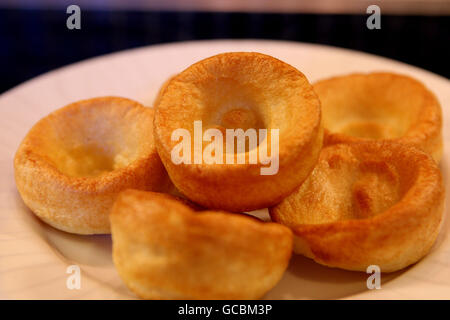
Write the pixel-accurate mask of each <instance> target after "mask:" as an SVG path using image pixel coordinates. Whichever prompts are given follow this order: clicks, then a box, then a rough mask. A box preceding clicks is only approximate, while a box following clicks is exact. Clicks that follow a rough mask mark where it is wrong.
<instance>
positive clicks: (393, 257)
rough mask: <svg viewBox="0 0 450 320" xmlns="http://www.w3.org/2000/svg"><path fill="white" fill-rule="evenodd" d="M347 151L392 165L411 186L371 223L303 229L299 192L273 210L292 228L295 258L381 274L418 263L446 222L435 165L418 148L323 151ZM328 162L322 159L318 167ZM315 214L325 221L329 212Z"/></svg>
mask: <svg viewBox="0 0 450 320" xmlns="http://www.w3.org/2000/svg"><path fill="white" fill-rule="evenodd" d="M342 146H346V147H347V148H348V149H349V152H351V153H352V154H353V155H355V156H356V157H357V158H358V159H359V160H360V161H363V160H366V161H370V160H376V161H382V162H385V163H387V164H389V165H393V166H394V167H395V170H396V172H397V173H398V174H399V175H401V176H402V181H409V182H408V183H405V184H404V185H402V186H401V187H402V188H404V189H405V190H404V192H405V193H404V195H403V196H402V198H401V199H400V201H398V202H397V203H395V204H394V205H393V206H391V207H389V208H388V209H386V210H385V211H383V212H381V213H379V214H377V215H375V216H373V217H370V218H365V219H349V220H339V221H334V222H328V223H318V224H302V223H301V222H300V221H296V219H295V212H296V210H297V209H296V208H299V207H298V206H303V205H307V203H305V202H303V200H302V198H301V197H300V195H299V193H298V190H297V191H296V192H294V193H293V194H291V195H290V196H289V197H287V198H286V199H285V200H283V201H282V202H281V203H280V204H279V205H277V206H275V207H273V208H271V209H270V215H271V217H272V219H273V220H274V221H275V222H279V223H283V224H285V225H287V226H289V227H291V228H292V230H293V232H294V235H295V249H294V251H295V252H297V253H300V254H303V255H306V256H307V257H310V258H312V259H314V260H315V261H316V262H318V263H320V264H324V265H327V266H331V267H338V268H342V269H348V270H358V271H365V270H366V268H367V267H368V266H369V265H378V266H380V268H381V271H382V272H392V271H396V270H399V269H402V268H405V267H407V266H408V265H410V264H413V263H415V262H417V261H418V260H420V259H421V258H422V257H423V256H425V255H426V254H427V253H428V251H429V250H430V248H431V246H432V245H433V243H434V241H435V239H436V237H437V234H438V232H439V226H440V223H441V219H442V213H443V203H444V187H443V183H442V176H441V173H440V170H439V168H438V167H437V165H436V163H435V162H434V161H433V160H432V159H431V157H429V156H428V155H426V154H425V153H423V152H421V151H419V150H417V149H416V148H413V147H409V146H406V145H402V144H396V143H392V142H360V143H352V144H349V145H333V146H330V147H327V148H325V149H324V150H328V151H327V152H328V154H332V153H333V152H332V150H333V148H335V149H336V150H337V148H339V147H342ZM323 153H324V151H323V152H322V154H323ZM328 159H329V158H328ZM328 159H324V158H323V157H322V155H321V158H320V160H319V163H320V162H321V161H328ZM347 178H348V177H342V179H347ZM305 183H306V182H305ZM336 210H339V208H336ZM311 214H315V215H318V216H319V217H320V216H321V215H323V214H325V212H311ZM294 221H295V222H294Z"/></svg>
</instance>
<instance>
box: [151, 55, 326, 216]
mask: <svg viewBox="0 0 450 320" xmlns="http://www.w3.org/2000/svg"><path fill="white" fill-rule="evenodd" d="M157 100H158V103H157V104H156V105H155V109H156V110H155V120H154V125H155V126H154V132H155V141H156V146H157V150H158V153H159V155H160V157H161V160H162V161H163V163H164V166H165V167H166V169H167V171H168V173H169V176H170V178H171V180H172V181H173V183H174V184H175V186H176V187H177V188H178V189H179V190H180V192H181V193H183V194H184V195H185V196H186V197H188V198H189V199H191V200H192V201H194V202H196V203H199V204H201V205H202V206H205V207H207V208H214V209H223V210H228V211H233V212H242V211H249V210H254V209H260V208H265V207H267V206H269V205H274V204H276V203H278V202H279V201H281V200H282V199H283V198H284V197H285V196H287V195H288V194H289V193H290V192H292V191H293V190H294V189H295V188H296V187H297V186H298V185H300V184H301V183H302V182H303V180H304V179H305V178H306V177H307V176H308V174H309V173H310V172H311V170H312V169H313V167H314V165H315V163H316V161H317V158H318V155H319V152H320V149H321V147H322V139H323V129H322V126H321V111H320V102H319V100H318V98H317V96H316V94H315V93H314V91H313V89H312V86H311V85H310V84H309V82H308V80H307V79H306V78H305V76H304V75H303V74H302V73H301V72H300V71H298V70H297V69H295V68H294V67H292V66H290V65H288V64H286V63H284V62H282V61H280V60H278V59H275V58H273V57H270V56H267V55H264V54H260V53H251V52H233V53H224V54H219V55H216V56H213V57H210V58H207V59H205V60H202V61H200V62H198V63H196V64H194V65H192V66H190V67H189V68H187V69H186V70H184V71H183V72H181V73H180V74H178V75H176V76H175V77H174V78H172V79H171V80H170V82H169V83H168V84H167V86H166V87H165V89H163V92H162V94H161V96H160V97H159V98H158V99H157ZM195 121H199V122H201V124H200V125H201V129H200V130H201V131H200V135H199V137H200V140H202V137H203V144H202V142H200V144H198V146H199V149H200V152H198V153H197V154H198V155H200V157H201V156H202V155H204V154H205V152H206V151H207V149H208V145H209V142H208V143H206V142H205V134H206V132H207V129H218V130H216V131H218V132H219V133H221V135H222V138H223V140H222V143H223V145H224V146H223V149H222V150H223V153H222V154H220V152H218V153H217V154H218V159H219V160H218V161H215V162H209V163H208V162H207V161H204V160H203V159H200V161H199V162H196V158H195V152H196V150H195V146H196V141H195V139H194V138H195V136H196V130H195V126H194V122H195ZM180 129H181V130H185V132H187V135H188V139H189V138H190V140H189V141H188V142H189V148H191V149H190V150H192V152H191V154H190V155H188V156H187V157H186V159H187V160H186V161H185V160H183V161H182V162H181V163H180V162H176V161H173V157H172V156H173V152H174V151H176V150H177V146H179V145H180V144H181V143H182V142H180V141H183V140H184V137H183V139H181V138H180V137H179V136H178V137H175V138H174V136H173V134H174V132H176V131H177V130H180ZM228 129H230V130H235V129H242V131H241V133H242V134H243V133H244V131H245V132H247V130H249V129H254V130H255V131H253V132H256V134H257V135H258V139H259V140H258V144H257V145H256V146H255V147H253V148H252V147H251V146H249V145H250V143H249V141H250V139H247V143H246V145H245V148H243V149H242V150H238V149H236V148H230V150H227V147H228V144H231V143H233V141H235V139H234V138H233V139H227V131H228ZM260 129H262V130H264V129H265V130H267V132H266V133H267V134H266V135H265V137H266V138H265V139H264V134H261V132H262V131H260ZM277 130H278V131H277ZM250 131H252V130H250ZM277 134H278V136H277ZM212 140H214V141H215V138H212ZM218 141H220V140H218ZM277 142H278V143H277ZM218 144H221V142H219V143H218ZM236 145H237V143H236V144H235V146H236ZM277 148H278V152H277ZM215 151H216V150H215ZM229 151H231V152H229ZM181 153H182V156H183V157H184V156H185V154H184V152H181ZM181 153H180V154H181ZM186 154H187V153H186ZM211 154H212V153H211ZM261 154H263V155H264V154H265V155H269V156H271V158H270V160H269V161H268V163H263V162H264V161H263V158H262V157H261ZM214 155H216V154H215V153H214ZM241 157H242V159H245V161H244V162H245V163H240V164H237V163H238V159H239V158H241ZM252 158H253V159H255V158H257V159H258V160H257V163H250V162H251V159H252ZM220 160H221V161H222V162H223V163H222V164H219V163H218V162H219V161H220ZM272 169H273V171H271V170H272ZM265 170H267V171H265Z"/></svg>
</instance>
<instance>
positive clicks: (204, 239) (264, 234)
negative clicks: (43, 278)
mask: <svg viewBox="0 0 450 320" xmlns="http://www.w3.org/2000/svg"><path fill="white" fill-rule="evenodd" d="M110 219H111V232H112V239H113V259H114V264H115V266H116V268H117V270H118V272H119V275H120V276H121V278H122V279H123V280H124V281H125V283H126V284H127V286H128V287H129V288H130V289H131V290H132V291H133V292H135V293H136V294H137V295H138V296H140V297H141V298H145V299H256V298H259V297H261V296H262V295H264V294H265V293H266V292H267V291H268V290H270V289H271V288H272V287H273V286H275V284H276V283H277V282H278V281H279V280H280V278H281V276H282V275H283V272H284V271H285V269H286V267H287V265H288V262H289V259H290V256H291V253H292V232H291V231H290V230H289V229H288V228H286V227H284V226H282V225H279V224H275V223H265V222H262V221H258V220H257V219H256V218H250V217H246V216H243V215H239V214H230V213H225V212H217V211H216V212H214V211H202V212H201V213H196V212H194V211H193V210H192V209H190V208H189V207H188V206H186V205H184V204H183V203H182V202H180V201H178V200H177V199H170V196H168V195H165V194H158V193H153V192H143V191H137V190H127V191H124V192H122V193H121V194H120V195H119V197H118V198H117V201H116V202H115V204H114V206H113V209H112V211H111V216H110Z"/></svg>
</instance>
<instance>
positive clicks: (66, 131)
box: [14, 97, 168, 234]
mask: <svg viewBox="0 0 450 320" xmlns="http://www.w3.org/2000/svg"><path fill="white" fill-rule="evenodd" d="M153 114H154V112H153V110H152V109H151V108H146V107H144V106H142V105H141V104H139V103H138V102H135V101H132V100H129V99H125V98H119V97H101V98H93V99H88V100H82V101H78V102H74V103H72V104H69V105H68V106H65V107H63V108H61V109H59V110H56V111H54V112H52V113H51V114H49V115H48V116H46V117H45V118H43V119H41V120H40V121H39V122H37V123H36V124H35V125H34V126H33V127H32V128H31V130H30V131H29V132H28V134H27V135H26V137H25V138H24V139H23V141H22V143H21V144H20V146H19V149H18V150H17V153H16V155H15V159H14V168H15V179H16V185H17V189H18V190H19V193H20V195H21V197H22V199H23V201H24V202H25V204H26V205H27V206H28V207H29V208H30V209H31V210H32V211H33V212H34V213H35V214H36V215H37V216H38V217H39V218H40V219H41V220H43V221H44V222H46V223H48V224H50V225H51V226H53V227H55V228H57V229H60V230H63V231H67V232H71V233H78V234H102V233H109V232H110V226H109V217H108V215H109V211H110V209H111V206H112V204H113V202H114V200H115V198H116V196H117V194H118V193H119V192H120V191H122V190H125V189H128V188H135V189H142V190H160V189H163V188H166V186H167V185H168V176H167V172H166V171H165V169H164V167H163V165H162V163H161V160H160V158H159V156H158V154H157V152H156V148H155V144H154V141H153V128H152V126H153Z"/></svg>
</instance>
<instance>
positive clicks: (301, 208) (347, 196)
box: [292, 147, 406, 224]
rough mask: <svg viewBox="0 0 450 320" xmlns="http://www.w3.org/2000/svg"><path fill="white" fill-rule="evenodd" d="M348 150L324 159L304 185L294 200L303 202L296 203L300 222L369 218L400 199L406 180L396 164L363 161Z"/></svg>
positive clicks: (319, 222) (327, 221)
mask: <svg viewBox="0 0 450 320" xmlns="http://www.w3.org/2000/svg"><path fill="white" fill-rule="evenodd" d="M345 150H346V148H344V147H342V150H338V151H336V152H335V154H330V155H329V156H328V155H327V157H326V159H322V160H321V161H320V162H319V163H318V165H317V166H316V168H315V169H314V170H313V172H312V174H311V175H310V176H309V177H308V179H307V180H306V181H305V182H304V184H303V185H302V186H301V188H300V189H299V194H298V195H297V199H296V200H293V201H299V204H301V205H298V206H297V205H296V204H295V203H293V204H292V205H293V206H294V207H295V208H296V209H297V210H296V218H295V219H296V223H306V224H321V223H330V222H335V221H339V220H348V219H367V218H370V217H374V216H376V215H378V214H380V213H382V212H384V211H386V210H387V209H389V208H390V207H392V206H393V205H395V204H396V203H397V202H398V201H400V199H401V198H402V196H403V195H404V193H405V192H406V190H405V185H406V182H405V181H406V180H404V178H403V177H402V176H401V174H400V172H399V171H398V170H397V168H396V167H395V166H394V165H392V164H390V163H388V162H386V161H383V160H381V159H374V160H368V159H366V160H362V161H361V160H360V159H357V158H356V157H354V156H353V155H352V154H351V153H350V152H348V151H347V152H346V151H345ZM327 151H328V150H327ZM341 151H342V152H341Z"/></svg>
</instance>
